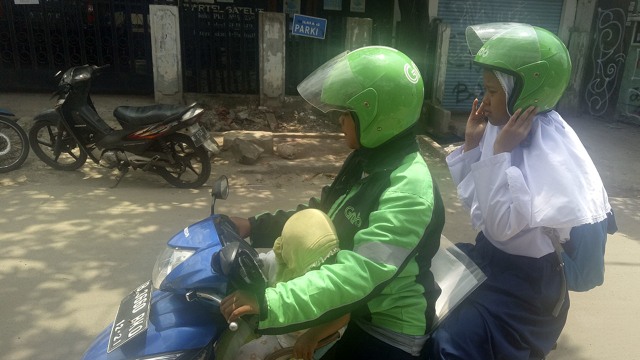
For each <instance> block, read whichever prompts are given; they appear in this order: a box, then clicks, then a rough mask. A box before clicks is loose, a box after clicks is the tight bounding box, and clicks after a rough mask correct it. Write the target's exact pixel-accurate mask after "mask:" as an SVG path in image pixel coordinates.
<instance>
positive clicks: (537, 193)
mask: <svg viewBox="0 0 640 360" xmlns="http://www.w3.org/2000/svg"><path fill="white" fill-rule="evenodd" d="M501 128H502V127H498V126H494V125H491V124H489V123H488V124H487V127H486V129H485V133H484V136H483V138H482V140H481V142H480V145H479V146H478V147H476V148H475V149H472V150H470V151H467V152H464V151H463V146H461V147H460V148H458V149H456V150H455V151H454V152H452V153H451V154H450V155H449V156H448V157H447V164H448V166H449V170H450V172H451V175H452V178H453V181H454V182H455V184H456V185H457V190H458V197H459V198H460V200H461V201H462V202H463V204H464V205H465V207H467V208H468V209H469V210H470V214H471V223H472V225H473V227H474V228H475V229H476V230H481V231H482V232H483V233H484V235H485V236H486V237H487V239H488V240H489V241H491V243H492V244H493V245H495V246H496V247H497V248H498V249H500V250H502V251H504V252H506V253H509V254H513V255H522V256H529V257H534V258H539V257H542V256H544V255H546V254H549V253H551V252H553V251H554V248H553V244H552V243H551V241H550V239H549V237H548V235H547V234H548V231H546V230H545V228H552V229H558V232H560V233H564V234H568V232H569V230H570V229H571V228H572V227H575V226H578V225H583V224H591V223H597V222H600V221H602V220H604V219H606V217H607V213H608V212H610V211H611V206H610V205H609V201H608V197H607V193H606V191H605V189H604V186H603V184H602V180H601V179H600V175H599V174H598V171H597V170H596V168H595V165H594V164H593V162H592V161H591V158H590V157H589V155H588V153H587V151H586V149H585V148H584V146H583V145H582V143H581V142H580V140H579V139H578V137H577V135H576V134H575V132H574V131H573V129H572V128H571V127H570V126H569V125H568V124H567V123H566V122H565V121H564V119H562V117H561V116H560V115H559V114H558V113H557V112H555V111H549V112H546V113H543V114H538V115H537V116H536V118H535V119H534V123H533V125H532V129H531V133H530V135H529V137H528V138H527V139H526V140H525V141H524V142H523V143H524V144H525V145H524V146H523V145H520V146H518V147H516V148H515V149H514V150H513V151H512V152H510V153H501V154H497V155H494V153H493V144H494V142H495V139H496V136H497V135H498V132H499V131H500V130H501ZM547 230H548V229H547Z"/></svg>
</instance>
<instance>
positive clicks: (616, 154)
mask: <svg viewBox="0 0 640 360" xmlns="http://www.w3.org/2000/svg"><path fill="white" fill-rule="evenodd" d="M94 101H95V103H96V106H98V111H99V113H100V114H101V115H102V116H103V117H105V118H111V112H112V110H113V108H114V107H115V106H118V105H147V104H151V103H153V98H151V97H145V96H112V95H97V96H95V97H94ZM53 104H54V100H49V95H48V94H16V93H10V94H0V107H4V108H8V109H10V110H12V111H13V112H14V113H15V114H16V115H17V116H18V117H19V118H21V120H20V123H21V125H23V126H24V127H25V128H28V127H29V126H30V121H31V119H32V117H33V116H35V115H36V114H37V113H39V112H41V111H43V110H45V109H47V108H50V107H51V106H52V105H53ZM567 121H568V122H569V123H570V124H571V125H572V126H573V127H574V128H575V130H576V132H577V133H578V135H579V136H580V138H581V139H582V141H583V143H584V144H585V146H586V148H587V150H588V151H589V153H590V155H591V156H592V158H593V160H594V162H595V163H596V166H597V168H598V170H599V171H600V173H601V176H602V178H603V181H604V183H605V186H606V187H607V190H608V193H609V196H610V202H611V205H612V206H613V208H614V211H615V213H616V217H617V221H618V226H619V231H618V233H617V234H615V235H613V236H610V238H609V241H608V244H607V254H606V266H607V268H606V269H607V270H606V271H607V272H606V278H605V284H604V285H603V286H601V287H599V288H596V289H594V290H592V291H590V292H587V293H572V294H571V311H570V313H569V320H568V323H567V326H566V327H565V330H564V331H563V334H562V336H561V338H560V340H559V342H558V348H557V349H556V350H555V351H553V352H552V353H551V355H550V356H549V359H584V360H596V359H598V360H600V359H640V350H638V349H636V348H635V341H637V340H638V335H640V324H638V319H640V301H638V300H637V299H639V298H640V284H639V283H638V281H637V279H638V278H640V256H638V255H640V222H639V220H640V215H639V214H640V186H639V185H638V181H639V180H640V166H639V165H640V164H639V162H638V159H637V156H638V155H639V154H640V151H639V150H640V128H639V127H638V126H635V125H628V124H624V123H607V122H605V121H601V120H597V119H593V118H590V117H583V118H577V117H573V118H568V119H567ZM336 141H340V140H336ZM424 144H426V147H425V151H426V152H425V153H426V155H427V158H428V160H429V162H430V165H431V167H432V171H434V173H437V179H438V181H439V183H440V186H441V190H442V193H443V197H444V198H445V205H446V206H447V217H448V218H447V226H446V227H445V235H447V237H449V238H450V239H451V240H452V241H468V240H469V238H470V237H471V236H472V234H473V231H472V230H471V229H470V228H469V226H468V223H469V221H468V218H467V216H466V214H465V213H464V211H462V210H461V208H460V204H459V203H458V202H457V197H456V195H455V189H454V188H453V186H452V185H451V181H450V178H449V177H448V175H447V173H446V167H445V166H444V164H443V163H442V159H441V157H442V155H443V154H444V153H446V151H447V149H446V147H442V146H439V145H438V144H436V143H435V142H433V141H429V140H428V139H427V140H426V141H425V142H424ZM274 161H276V160H274ZM329 161H335V159H333V158H331V159H330V160H329ZM282 164H285V163H282ZM264 169H265V170H264V172H265V174H264V175H268V172H269V171H274V169H275V167H265V168H264ZM43 186H46V185H43ZM3 336H4V335H3Z"/></svg>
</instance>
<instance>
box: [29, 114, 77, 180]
mask: <svg viewBox="0 0 640 360" xmlns="http://www.w3.org/2000/svg"><path fill="white" fill-rule="evenodd" d="M29 144H30V145H31V149H32V150H33V152H34V153H35V154H36V155H37V156H38V158H40V160H42V161H43V162H44V163H45V164H47V165H49V166H51V167H52V168H54V169H56V170H66V171H71V170H77V169H79V168H80V167H82V165H84V163H85V162H86V161H87V153H86V152H84V150H83V149H82V148H81V147H80V146H78V143H77V142H76V139H75V138H74V137H73V136H72V135H71V133H69V131H68V130H67V129H66V128H65V127H64V125H62V124H60V125H59V123H58V122H57V121H55V120H40V121H37V122H36V123H35V124H33V126H32V127H31V129H30V130H29Z"/></svg>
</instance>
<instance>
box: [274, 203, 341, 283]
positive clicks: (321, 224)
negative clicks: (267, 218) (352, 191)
mask: <svg viewBox="0 0 640 360" xmlns="http://www.w3.org/2000/svg"><path fill="white" fill-rule="evenodd" d="M339 250H340V249H339V248H338V237H337V235H336V229H335V228H334V226H333V223H332V222H331V219H329V217H328V216H327V215H326V214H325V213H324V212H322V211H320V210H317V209H305V210H302V211H299V212H297V213H295V214H294V215H293V216H291V217H290V218H289V220H287V222H286V223H285V224H284V228H283V229H282V235H281V236H280V237H279V238H277V239H276V241H275V243H274V244H273V252H274V253H275V256H276V260H277V262H278V270H277V273H276V278H275V282H276V283H278V282H283V281H288V280H291V279H294V278H297V277H298V276H301V275H303V274H304V273H306V272H307V271H309V270H311V269H313V268H316V267H319V266H320V265H322V263H323V262H324V261H325V260H327V258H329V257H330V256H331V255H333V254H335V253H337V252H338V251H339Z"/></svg>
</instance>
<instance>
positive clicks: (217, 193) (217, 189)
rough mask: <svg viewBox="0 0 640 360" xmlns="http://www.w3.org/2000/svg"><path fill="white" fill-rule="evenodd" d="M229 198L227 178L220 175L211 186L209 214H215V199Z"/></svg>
mask: <svg viewBox="0 0 640 360" xmlns="http://www.w3.org/2000/svg"><path fill="white" fill-rule="evenodd" d="M227 196H229V178H227V177H226V176H225V175H220V177H218V178H217V179H216V180H215V181H214V182H213V186H211V198H212V199H213V200H212V201H211V214H212V215H213V214H215V211H214V208H215V205H216V199H222V200H225V199H226V198H227Z"/></svg>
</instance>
